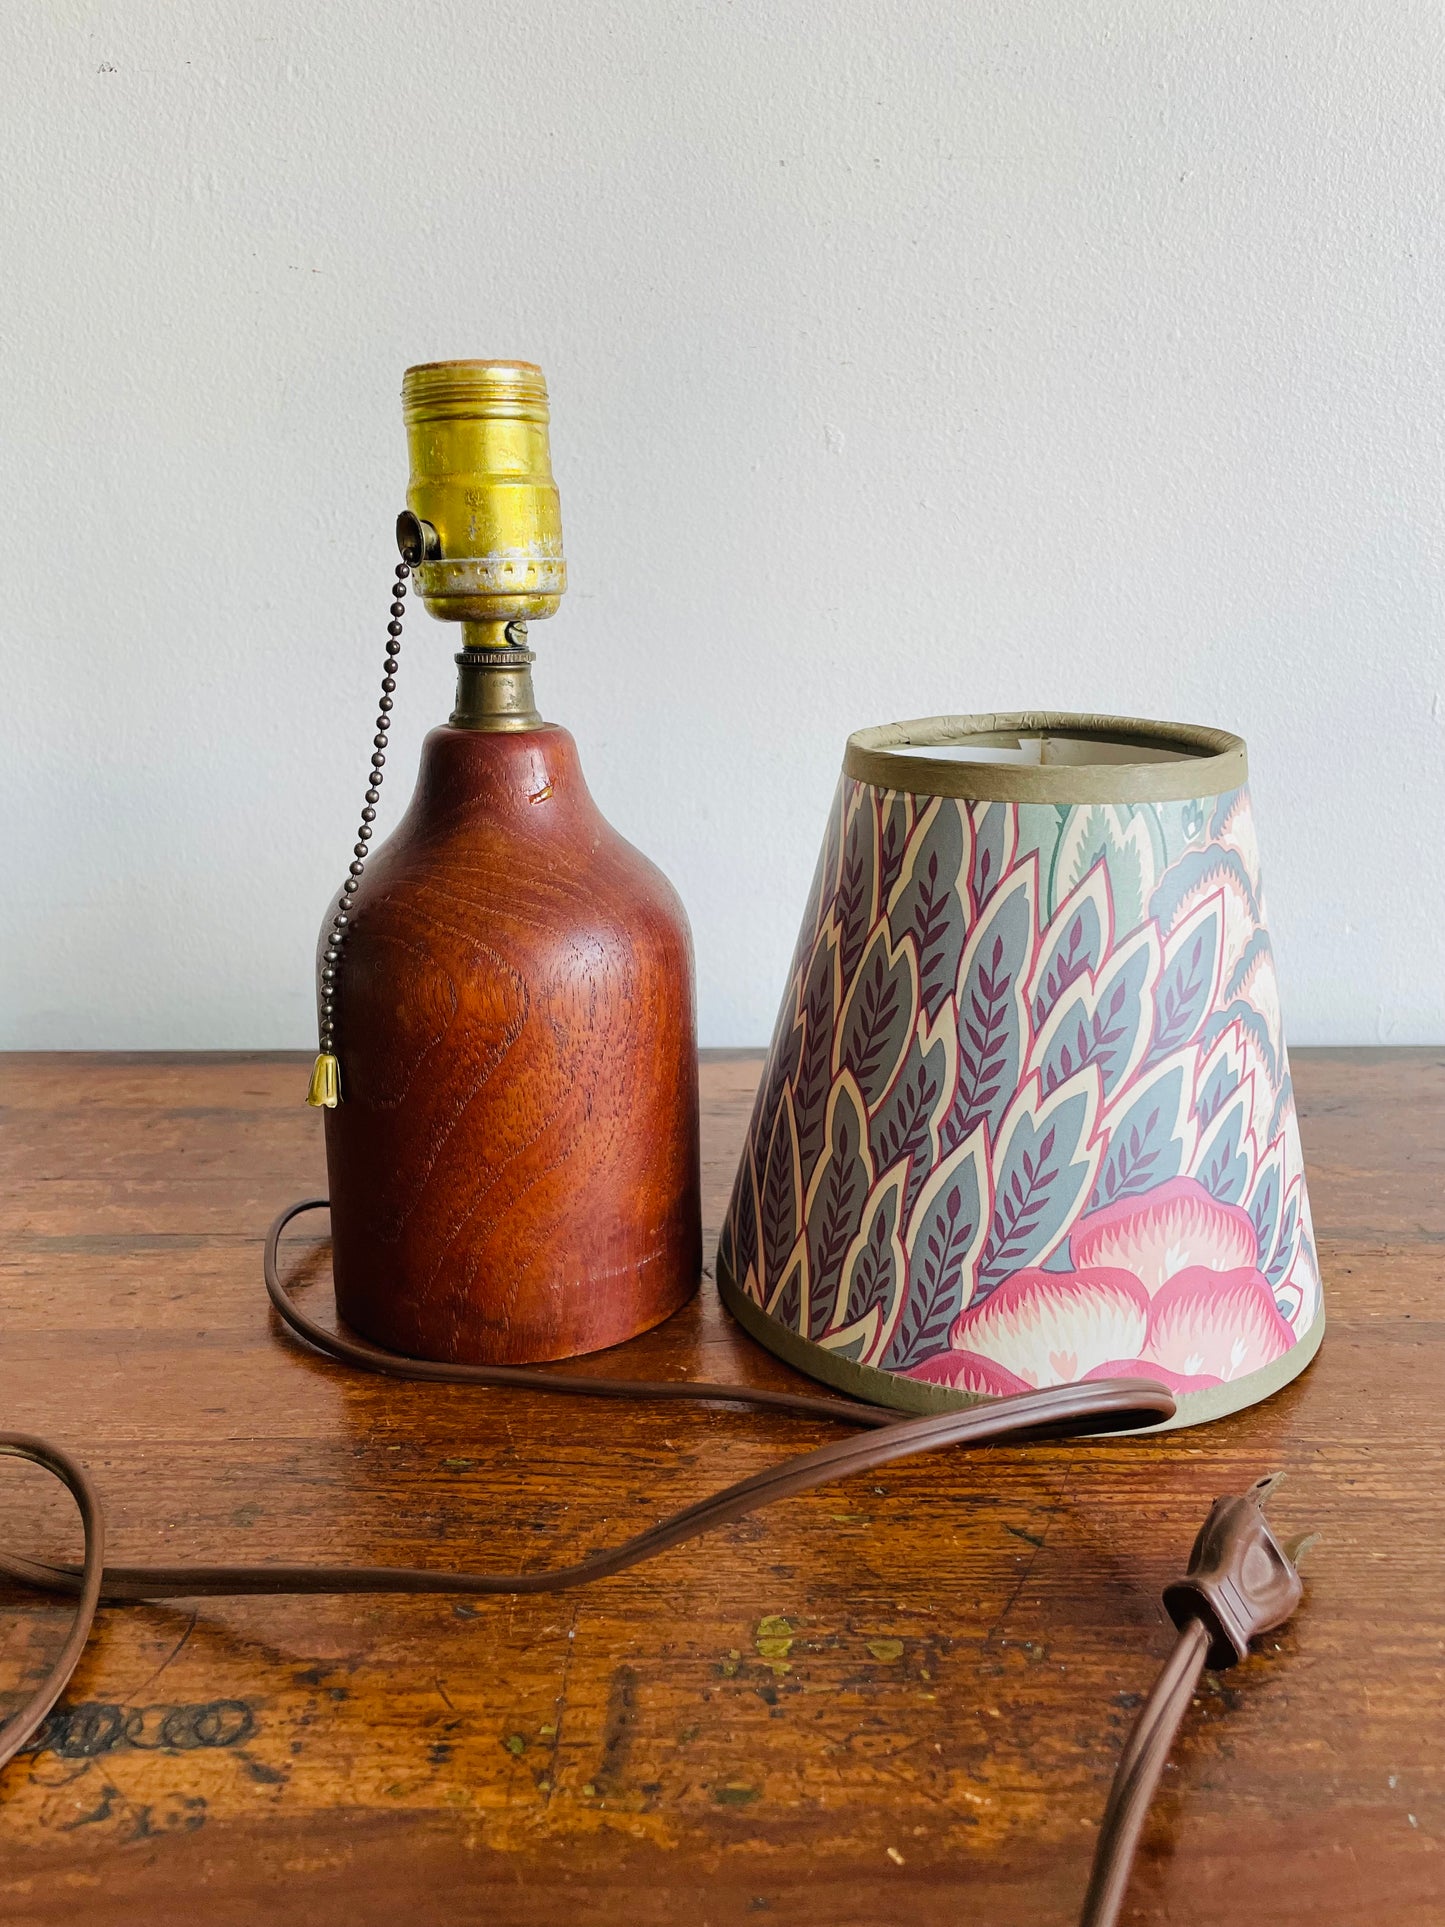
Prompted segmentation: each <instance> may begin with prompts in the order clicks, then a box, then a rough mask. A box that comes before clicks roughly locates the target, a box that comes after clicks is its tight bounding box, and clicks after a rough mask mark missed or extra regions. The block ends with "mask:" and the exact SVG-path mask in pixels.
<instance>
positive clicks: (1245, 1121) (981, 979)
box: [718, 778, 1320, 1395]
mask: <svg viewBox="0 0 1445 1927" xmlns="http://www.w3.org/2000/svg"><path fill="white" fill-rule="evenodd" d="M718 1257H719V1264H720V1267H721V1268H722V1270H723V1272H724V1273H725V1274H726V1275H727V1276H728V1277H729V1278H730V1279H731V1280H732V1282H733V1283H734V1284H735V1285H736V1286H737V1288H738V1289H739V1290H741V1291H742V1292H744V1293H745V1294H746V1295H747V1296H748V1297H750V1298H751V1299H752V1300H753V1301H754V1302H755V1303H756V1304H757V1305H758V1306H759V1307H760V1308H761V1309H762V1310H763V1311H764V1312H766V1313H767V1315H768V1316H769V1317H770V1318H772V1319H773V1320H775V1321H776V1322H777V1323H778V1324H780V1325H781V1326H783V1327H785V1328H786V1329H788V1330H791V1331H794V1332H797V1333H798V1334H800V1335H801V1336H802V1337H803V1338H805V1339H807V1340H809V1341H810V1342H812V1343H813V1344H816V1345H820V1346H822V1347H825V1348H827V1349H829V1350H831V1351H833V1352H835V1353H836V1354H837V1355H838V1357H839V1358H841V1359H846V1360H848V1361H850V1362H853V1363H856V1364H860V1365H867V1366H871V1367H873V1368H874V1369H876V1370H879V1371H883V1372H886V1373H893V1374H896V1375H898V1376H901V1377H906V1378H912V1379H916V1380H921V1381H923V1382H925V1383H932V1384H937V1385H944V1386H949V1387H952V1388H954V1389H956V1390H958V1391H961V1392H968V1393H975V1394H994V1395H997V1394H1000V1393H1007V1392H1016V1391H1020V1390H1022V1389H1024V1388H1026V1387H1031V1386H1046V1385H1056V1384H1065V1383H1069V1382H1072V1381H1075V1380H1079V1379H1085V1378H1091V1377H1093V1378H1097V1377H1101V1376H1112V1375H1115V1374H1128V1373H1135V1374H1139V1375H1144V1376H1148V1377H1152V1378H1157V1379H1162V1380H1164V1381H1165V1382H1166V1383H1167V1384H1169V1385H1170V1386H1171V1387H1172V1388H1174V1389H1175V1390H1176V1391H1182V1392H1188V1391H1197V1390H1203V1389H1206V1388H1208V1387H1212V1386H1217V1385H1223V1384H1233V1383H1235V1382H1237V1381H1238V1380H1240V1379H1242V1378H1247V1377H1248V1376H1249V1375H1250V1374H1251V1373H1253V1372H1257V1371H1259V1370H1261V1369H1263V1368H1264V1367H1266V1366H1269V1365H1271V1364H1273V1363H1274V1362H1275V1361H1276V1360H1277V1359H1279V1358H1280V1357H1281V1356H1282V1355H1283V1354H1284V1353H1286V1352H1287V1351H1289V1350H1290V1348H1291V1347H1292V1346H1294V1345H1296V1344H1298V1343H1299V1342H1300V1340H1301V1339H1302V1338H1303V1337H1304V1336H1305V1335H1306V1333H1307V1332H1308V1331H1309V1330H1310V1328H1311V1327H1312V1325H1313V1324H1314V1321H1315V1318H1316V1317H1317V1315H1318V1311H1319V1306H1320V1283H1319V1273H1318V1268H1317V1264H1316V1260H1315V1252H1314V1241H1313V1233H1312V1230H1311V1227H1310V1218H1309V1204H1308V1199H1307V1197H1306V1193H1305V1183H1304V1166H1303V1158H1302V1155H1301V1151H1300V1142H1299V1129H1298V1123H1297V1120H1296V1117H1295V1109H1294V1098H1293V1089H1292V1085H1291V1082H1290V1076H1289V1064H1288V1059H1287V1056H1286V1052H1285V1046H1284V1038H1283V1035H1282V1030H1281V1024H1280V1006H1279V993H1278V987H1277V985H1276V982H1275V975H1274V960H1273V956H1272V953H1271V950H1270V944H1269V937H1268V933H1267V930H1266V926H1265V921H1264V899H1263V889H1262V885H1261V881H1260V875H1259V858H1258V850H1257V848H1256V843H1255V836H1254V825H1253V818H1252V815H1251V810H1250V802H1249V795H1248V792H1247V791H1246V790H1243V789H1241V790H1237V791H1234V792H1231V793H1230V794H1229V795H1226V796H1220V797H1204V798H1199V799H1195V800H1194V801H1189V802H1180V803H1159V804H1138V805H1120V806H1115V805H1095V804H1088V805H1079V806H1077V807H1072V808H1068V809H1058V810H1056V809H1054V808H1053V807H1052V806H1037V805H1034V806H1030V805H1015V804H1004V803H967V802H963V801H960V800H955V799H953V798H948V797H931V798H930V797H923V796H914V795H912V794H911V793H907V792H899V791H889V790H878V789H874V788H872V787H871V786H870V785H867V784H863V783H858V782H856V781H853V780H852V779H850V778H845V779H844V780H843V782H842V783H841V784H840V785H839V790H838V794H837V797H836V799H835V803H834V809H833V813H832V815H831V818H830V821H829V825H828V831H827V835H826V837H825V839H824V847H823V853H822V856H821V859H820V861H819V866H818V872H817V877H816V879H815V883H814V888H813V894H812V897H811V899H810V901H809V904H808V906H807V910H806V912H805V914H804V919H803V926H802V930H801V933H800V936H799V942H798V947H797V951H796V954H795V956H794V960H793V968H792V972H791V976H790V980H789V984H788V989H787V993H786V995H785V997H784V1000H783V1006H782V1009H781V1010H780V1012H779V1015H778V1022H777V1026H776V1029H775V1031H774V1035H773V1042H772V1048H771V1050H770V1052H769V1055H768V1062H767V1064H766V1066H765V1068H764V1072H763V1077H762V1080H761V1083H760V1085H759V1088H758V1094H757V1098H756V1100H755V1103H754V1107H753V1114H752V1120H751V1123H750V1125H749V1129H748V1136H747V1141H746V1144H745V1146H744V1149H743V1155H742V1159H741V1161H740V1165H739V1170H738V1177H737V1182H736V1184H735V1185H734V1188H733V1195H732V1200H731V1203H730V1205H729V1209H728V1214H727V1218H726V1221H725V1224H724V1228H723V1235H722V1241H721V1244H720V1246H719V1252H718Z"/></svg>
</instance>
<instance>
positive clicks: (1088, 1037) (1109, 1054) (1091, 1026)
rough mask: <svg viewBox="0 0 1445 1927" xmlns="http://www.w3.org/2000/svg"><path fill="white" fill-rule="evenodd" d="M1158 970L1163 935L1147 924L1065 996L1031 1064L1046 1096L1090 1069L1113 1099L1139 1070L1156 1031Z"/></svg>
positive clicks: (1048, 1022) (1038, 1041)
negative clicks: (1154, 997)
mask: <svg viewBox="0 0 1445 1927" xmlns="http://www.w3.org/2000/svg"><path fill="white" fill-rule="evenodd" d="M1159 966H1160V950H1159V935H1158V932H1157V931H1156V930H1155V929H1154V926H1153V925H1152V924H1145V926H1144V927H1143V929H1141V930H1139V931H1137V932H1136V933H1135V934H1134V935H1133V936H1132V937H1130V938H1129V939H1128V941H1127V942H1126V943H1123V944H1121V945H1120V946H1119V948H1118V949H1117V950H1115V951H1113V952H1112V954H1111V955H1110V956H1109V957H1108V958H1106V959H1105V961H1104V962H1103V963H1102V964H1101V965H1100V967H1099V969H1098V971H1097V972H1093V973H1090V974H1088V975H1086V976H1085V977H1084V978H1082V979H1081V980H1080V981H1079V982H1078V983H1076V984H1074V985H1072V986H1071V988H1070V989H1069V990H1067V991H1066V992H1065V993H1064V995H1063V997H1062V998H1060V1000H1059V1002H1058V1004H1057V1005H1056V1007H1055V1008H1054V1009H1053V1010H1052V1011H1050V1013H1049V1015H1048V1017H1047V1018H1046V1020H1045V1022H1044V1024H1043V1027H1042V1029H1041V1030H1040V1032H1039V1034H1038V1037H1037V1039H1036V1040H1035V1043H1034V1049H1033V1056H1032V1060H1031V1061H1032V1063H1033V1064H1034V1065H1035V1066H1036V1067H1037V1069H1038V1072H1039V1076H1040V1079H1041V1082H1042V1088H1043V1093H1044V1096H1045V1097H1047V1096H1048V1094H1049V1092H1050V1091H1054V1090H1057V1089H1058V1087H1059V1085H1060V1084H1063V1083H1065V1082H1066V1081H1067V1080H1068V1079H1069V1078H1071V1077H1074V1076H1076V1075H1077V1074H1078V1073H1079V1072H1080V1071H1081V1070H1084V1069H1086V1068H1087V1067H1088V1066H1089V1065H1093V1066H1094V1067H1095V1068H1096V1069H1097V1070H1098V1072H1099V1075H1100V1077H1101V1079H1102V1080H1103V1085H1104V1095H1105V1097H1110V1096H1112V1094H1113V1092H1114V1091H1115V1090H1116V1089H1118V1087H1119V1086H1120V1085H1121V1084H1122V1083H1124V1082H1125V1080H1126V1079H1127V1078H1128V1076H1129V1075H1130V1074H1131V1073H1132V1072H1133V1071H1134V1070H1135V1069H1137V1067H1138V1065H1139V1063H1140V1061H1141V1060H1142V1058H1143V1056H1144V1052H1145V1049H1146V1047H1147V1045H1148V1042H1149V1033H1150V1031H1151V1030H1152V1029H1153V1027H1154V1009H1153V1002H1152V993H1153V990H1154V985H1155V982H1156V980H1157V978H1158V975H1159Z"/></svg>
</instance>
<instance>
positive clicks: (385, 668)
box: [306, 529, 411, 1111]
mask: <svg viewBox="0 0 1445 1927" xmlns="http://www.w3.org/2000/svg"><path fill="white" fill-rule="evenodd" d="M398 534H400V529H398ZM410 574H411V565H410V563H408V562H406V561H401V562H398V563H397V565H396V579H395V581H394V582H393V583H392V585H391V620H390V622H388V623H387V625H386V633H387V637H388V641H387V645H386V660H385V661H384V662H383V664H382V679H381V701H380V703H379V704H378V706H377V716H376V734H375V736H373V737H372V739H371V740H372V745H373V747H372V752H371V775H370V777H369V779H368V781H367V787H366V803H365V806H364V808H363V809H362V812H361V822H360V824H359V825H358V827H357V831H356V847H355V849H354V850H353V852H352V858H351V874H350V875H349V876H348V877H347V879H346V881H345V883H343V884H342V886H341V896H340V899H339V901H338V902H337V905H336V915H335V916H334V917H333V918H332V919H331V929H330V931H329V932H328V934H327V938H326V949H325V950H324V951H323V953H322V957H321V982H320V1007H321V1014H320V1019H319V1029H320V1040H319V1041H320V1045H321V1049H320V1053H319V1054H318V1056H317V1059H316V1062H315V1064H314V1065H313V1066H312V1069H311V1088H310V1089H309V1090H308V1091H307V1093H306V1102H307V1103H308V1104H314V1105H315V1106H317V1108H318V1109H320V1108H323V1107H324V1108H325V1109H326V1110H328V1111H332V1110H335V1108H336V1106H337V1105H338V1104H339V1103H340V1102H341V1066H340V1064H339V1063H338V1062H337V1058H336V973H337V969H338V966H339V965H340V962H341V949H342V945H343V944H344V943H345V942H346V936H347V932H348V931H349V930H350V928H351V899H352V898H353V897H354V896H355V895H356V892H357V888H358V886H359V885H360V883H361V873H362V871H363V870H364V869H365V868H366V855H367V845H368V844H369V843H370V842H371V830H372V825H373V823H375V821H376V801H377V797H378V796H379V795H380V793H381V785H382V781H383V778H384V776H385V773H386V768H385V766H386V739H387V733H388V731H389V730H390V728H391V698H392V691H393V690H394V689H395V688H396V667H397V656H396V652H397V650H398V649H399V648H400V647H401V618H402V615H403V614H404V613H405V609H406V604H405V602H404V601H403V600H402V598H403V597H404V596H405V594H406V584H407V578H408V576H410Z"/></svg>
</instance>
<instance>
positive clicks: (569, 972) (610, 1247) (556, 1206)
mask: <svg viewBox="0 0 1445 1927" xmlns="http://www.w3.org/2000/svg"><path fill="white" fill-rule="evenodd" d="M328 928H329V921H328V923H327V924H326V925H325V926H323V936H322V944H323V946H324V944H325V941H326V937H325V930H326V929H328ZM336 988H337V998H336V1005H337V1051H338V1054H339V1057H340V1060H341V1078H342V1091H343V1102H342V1103H341V1105H340V1106H339V1107H338V1108H337V1109H335V1110H331V1111H328V1112H327V1113H326V1154H327V1167H328V1171H329V1176H330V1195H331V1199H332V1204H333V1206H334V1215H333V1236H334V1238H335V1262H336V1297H337V1304H338V1306H339V1307H340V1310H341V1312H342V1315H343V1317H344V1318H345V1319H346V1321H347V1323H348V1324H350V1325H352V1326H353V1327H354V1328H355V1329H356V1330H357V1331H360V1332H362V1333H364V1334H365V1336H366V1337H368V1338H371V1339H374V1340H375V1341H376V1342H377V1343H378V1344H382V1345H387V1346H390V1347H391V1348H392V1349H393V1350H395V1351H401V1352H406V1353H408V1354H410V1355H411V1356H413V1357H420V1358H435V1359H448V1360H462V1361H466V1362H468V1363H472V1364H485V1365H525V1364H530V1363H532V1362H533V1361H536V1360H541V1359H552V1358H570V1357H572V1356H574V1355H575V1354H577V1353H582V1352H592V1351H597V1350H598V1349H599V1348H601V1347H603V1346H607V1345H615V1344H619V1343H620V1342H622V1341H623V1340H624V1339H628V1338H632V1337H633V1336H635V1334H636V1333H638V1332H640V1331H645V1330H647V1329H648V1327H649V1326H652V1325H655V1324H657V1323H658V1322H659V1320H661V1319H663V1318H666V1317H667V1316H668V1315H669V1314H670V1313H672V1312H674V1311H676V1310H677V1308H678V1306H679V1305H681V1304H682V1303H684V1301H685V1300H686V1299H688V1298H690V1297H691V1296H692V1294H693V1292H694V1291H695V1290H696V1288H697V1278H698V1270H699V1266H700V1264H701V1260H702V1251H701V1245H700V1237H701V1229H700V1221H699V1215H698V1170H697V1158H698V1148H697V1131H698V1119H697V1049H696V1038H695V1034H694V1029H693V994H692V944H691V939H690V937H689V935H688V928H687V919H686V917H685V916H684V915H683V910H682V905H681V904H680V903H679V902H678V899H677V897H676V895H675V894H674V892H673V890H672V887H671V885H670V884H669V883H668V882H667V880H666V878H665V877H664V876H663V875H662V874H661V872H660V871H658V870H657V869H655V868H654V867H653V865H652V864H651V863H649V862H648V860H647V859H646V857H644V856H643V855H642V854H641V853H640V852H639V851H637V850H635V849H633V847H632V845H631V844H630V843H627V842H625V841H624V840H623V838H622V837H620V836H619V835H618V834H617V832H616V831H615V830H613V829H612V828H611V827H610V826H609V825H608V823H607V822H606V821H605V819H604V818H603V817H602V815H601V813H600V812H599V811H598V809H597V806H596V804H595V803H594V802H593V801H592V798H591V796H590V794H589V793H588V790H587V785H586V783H585V782H584V781H583V778H582V770H581V767H580V765H579V763H578V759H577V747H576V744H575V743H574V742H573V740H572V738H571V736H570V735H569V734H568V733H567V731H566V730H565V729H560V728H558V727H557V726H556V725H555V724H547V725H546V726H544V727H542V728H540V729H529V730H524V731H520V732H518V733H516V734H507V733H493V732H489V731H481V730H474V729H452V728H445V727H444V728H441V729H434V730H432V731H431V733H430V734H429V735H428V736H427V739H426V742H425V744H424V746H423V749H422V756H421V772H420V776H419V778H418V782H417V787H416V793H415V795H414V796H413V798H412V800H411V803H410V805H409V807H408V809H407V812H406V815H405V816H404V817H403V818H402V820H401V822H400V823H399V824H398V825H397V828H396V830H395V831H394V832H393V834H392V835H391V836H389V837H388V838H387V840H386V842H385V843H383V844H382V845H381V846H380V848H379V849H378V850H377V851H376V853H375V855H374V857H373V858H372V860H371V862H370V864H369V865H368V866H367V870H366V874H365V875H364V876H363V878H362V879H361V886H360V889H359V890H358V892H357V893H356V895H355V898H354V900H353V903H352V910H351V929H350V934H349V936H348V938H347V941H346V944H345V947H344V951H343V955H342V960H341V964H340V971H339V977H338V982H337V986H336Z"/></svg>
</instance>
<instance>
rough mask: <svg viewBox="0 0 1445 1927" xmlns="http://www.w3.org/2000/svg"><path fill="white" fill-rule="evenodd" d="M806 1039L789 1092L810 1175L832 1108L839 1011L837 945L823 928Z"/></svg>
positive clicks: (812, 969)
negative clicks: (830, 1105)
mask: <svg viewBox="0 0 1445 1927" xmlns="http://www.w3.org/2000/svg"><path fill="white" fill-rule="evenodd" d="M802 1003H803V1007H802V1012H801V1016H802V1032H803V1034H802V1038H801V1041H800V1043H799V1047H798V1068H797V1071H796V1072H795V1073H794V1076H793V1079H792V1082H791V1085H790V1091H791V1095H792V1098H793V1111H794V1116H795V1117H797V1118H801V1120H802V1130H801V1132H800V1134H799V1143H798V1155H799V1161H800V1163H801V1166H802V1168H803V1170H804V1171H809V1172H810V1171H811V1170H812V1168H813V1165H814V1164H815V1163H816V1162H817V1158H818V1153H819V1151H820V1150H821V1148H822V1144H823V1122H824V1119H825V1117H826V1116H827V1109H828V1086H829V1084H830V1082H831V1081H832V1069H833V1026H834V1020H835V1014H836V1011H837V1007H838V946H837V943H836V942H835V940H834V938H833V935H832V933H831V931H827V930H825V931H824V933H823V935H822V936H821V937H820V938H819V940H818V947H817V949H816V950H815V951H814V953H813V959H812V962H811V964H810V965H809V967H808V977H807V981H806V983H805V984H804V986H803V999H802Z"/></svg>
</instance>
